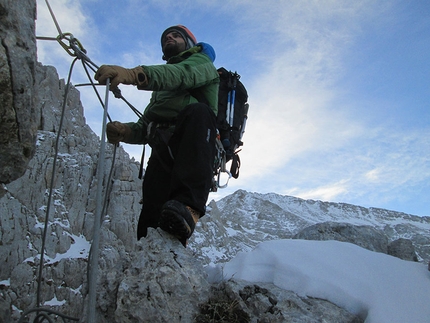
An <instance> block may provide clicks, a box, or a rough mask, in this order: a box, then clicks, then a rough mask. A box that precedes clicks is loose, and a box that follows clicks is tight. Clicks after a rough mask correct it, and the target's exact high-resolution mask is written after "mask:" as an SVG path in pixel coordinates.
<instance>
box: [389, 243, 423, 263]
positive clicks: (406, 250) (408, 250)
mask: <svg viewBox="0 0 430 323" xmlns="http://www.w3.org/2000/svg"><path fill="white" fill-rule="evenodd" d="M388 254H389V255H391V256H394V257H397V258H400V259H403V260H409V261H418V258H417V254H416V252H415V247H414V245H413V243H412V241H411V240H408V239H403V238H400V239H397V240H394V241H392V242H390V244H389V245H388Z"/></svg>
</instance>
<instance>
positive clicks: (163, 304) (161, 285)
mask: <svg viewBox="0 0 430 323" xmlns="http://www.w3.org/2000/svg"><path fill="white" fill-rule="evenodd" d="M137 247H138V249H137V251H135V252H134V253H133V254H132V259H133V260H132V262H131V265H130V267H129V268H128V269H127V270H126V271H125V272H124V278H123V279H122V281H121V282H120V284H119V287H118V295H117V301H116V310H115V322H121V323H132V322H133V323H134V322H136V323H137V322H148V323H149V322H192V321H193V319H194V316H195V315H196V313H197V311H198V304H199V303H201V302H203V301H205V300H206V299H207V298H208V296H209V289H210V288H209V283H208V282H207V281H206V279H205V273H204V271H203V266H202V264H201V263H200V262H199V261H196V260H195V258H194V257H193V255H192V253H191V251H190V250H189V249H185V248H183V247H182V245H181V244H180V242H179V241H178V240H176V239H175V238H173V237H172V236H170V235H169V234H167V233H165V232H163V231H162V230H160V229H157V230H154V229H149V230H148V236H147V238H142V239H141V240H140V241H139V243H138V246H137Z"/></svg>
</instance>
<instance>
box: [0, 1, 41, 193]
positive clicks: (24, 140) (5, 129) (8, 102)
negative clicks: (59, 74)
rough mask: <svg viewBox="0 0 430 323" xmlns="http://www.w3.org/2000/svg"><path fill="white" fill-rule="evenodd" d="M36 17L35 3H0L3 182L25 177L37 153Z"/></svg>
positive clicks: (0, 159) (0, 156)
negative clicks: (35, 152)
mask: <svg viewBox="0 0 430 323" xmlns="http://www.w3.org/2000/svg"><path fill="white" fill-rule="evenodd" d="M35 17H36V2H35V1H23V2H21V1H15V0H3V1H2V2H1V3H0V26H1V28H0V38H1V40H2V41H1V44H0V102H1V104H0V116H1V117H0V124H1V127H0V183H6V184H7V183H10V182H11V181H13V180H15V179H17V178H19V177H20V176H22V175H23V174H24V172H25V170H26V168H27V165H28V162H29V161H30V159H31V158H32V157H33V155H34V151H35V145H36V130H37V127H36V120H37V119H38V118H37V113H36V110H35V109H34V101H35V95H36V92H37V91H36V88H35V66H36V37H35V34H34V31H35V23H34V20H35ZM3 194H4V190H3V188H2V186H0V197H1V196H2V195H3Z"/></svg>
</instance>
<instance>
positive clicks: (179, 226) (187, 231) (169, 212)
mask: <svg viewBox="0 0 430 323" xmlns="http://www.w3.org/2000/svg"><path fill="white" fill-rule="evenodd" d="M199 218H200V213H199V212H197V211H196V210H194V209H193V208H191V207H189V206H186V205H184V204H182V203H181V202H179V201H176V200H170V201H167V202H166V203H165V204H164V205H163V208H162V210H161V217H160V228H161V229H163V230H164V231H166V232H168V233H170V234H171V235H173V236H175V237H176V238H177V239H178V240H179V241H180V242H181V243H182V245H183V246H184V247H186V246H187V242H188V238H189V237H191V235H192V234H193V232H194V228H195V227H196V223H197V221H198V220H199Z"/></svg>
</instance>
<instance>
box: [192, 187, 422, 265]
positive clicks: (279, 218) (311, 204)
mask: <svg viewBox="0 0 430 323" xmlns="http://www.w3.org/2000/svg"><path fill="white" fill-rule="evenodd" d="M323 222H334V223H348V224H351V225H354V226H371V227H373V228H375V229H378V230H380V231H381V232H383V233H384V234H385V235H386V236H387V238H388V241H393V240H396V239H399V238H404V239H409V240H411V241H412V242H413V244H414V246H415V249H416V252H417V255H418V259H419V260H421V261H422V260H425V261H428V259H429V258H430V230H429V228H430V217H419V216H415V215H410V214H405V213H402V212H396V211H390V210H385V209H379V208H365V207H361V206H356V205H351V204H345V203H333V202H322V201H314V200H303V199H300V198H296V197H292V196H282V195H279V194H275V193H268V194H260V193H250V192H246V191H244V190H238V191H236V192H235V193H233V194H231V195H229V196H227V197H225V198H223V199H221V200H219V201H216V202H215V201H212V202H211V203H210V204H209V208H208V214H207V215H206V216H205V217H203V218H202V222H201V223H200V224H199V225H198V227H197V229H196V231H197V232H196V233H195V238H194V240H193V241H191V244H190V245H191V247H192V248H193V250H194V251H195V252H196V253H197V254H199V256H200V257H202V258H203V259H205V260H204V262H205V263H216V262H219V261H227V260H229V259H231V258H232V257H234V255H236V254H237V252H238V251H249V250H251V249H252V248H254V247H255V246H256V245H257V244H258V243H260V242H262V241H268V240H278V239H289V238H292V237H294V235H296V234H297V233H299V232H300V231H301V230H303V229H304V228H306V227H309V226H311V225H314V224H317V223H323ZM200 249H202V250H200Z"/></svg>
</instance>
